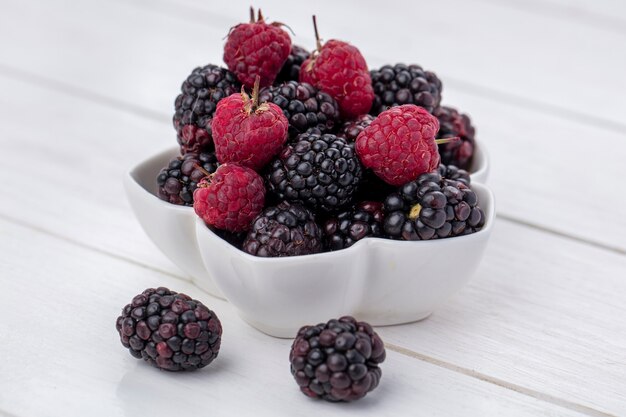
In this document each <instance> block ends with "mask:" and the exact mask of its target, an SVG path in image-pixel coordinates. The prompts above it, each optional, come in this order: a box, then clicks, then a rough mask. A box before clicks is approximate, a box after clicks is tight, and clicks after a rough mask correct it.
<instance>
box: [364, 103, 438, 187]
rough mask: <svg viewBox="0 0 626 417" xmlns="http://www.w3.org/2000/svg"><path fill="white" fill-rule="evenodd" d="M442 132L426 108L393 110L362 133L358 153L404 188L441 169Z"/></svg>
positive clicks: (411, 106)
mask: <svg viewBox="0 0 626 417" xmlns="http://www.w3.org/2000/svg"><path fill="white" fill-rule="evenodd" d="M438 130H439V121H438V120H437V118H436V117H434V116H433V115H431V114H430V113H428V112H427V111H426V110H425V109H424V108H423V107H418V106H416V105H414V104H405V105H403V106H398V107H392V108H390V109H389V110H386V111H384V112H382V113H381V114H380V115H379V116H378V117H377V118H376V119H375V120H374V121H373V122H372V124H370V125H369V126H368V127H367V128H365V130H363V132H361V133H360V134H359V136H358V137H357V138H356V153H357V155H359V158H361V162H362V163H363V165H365V166H366V167H367V168H371V169H372V170H373V171H374V173H375V174H376V175H378V176H379V177H380V178H382V179H383V180H384V181H385V182H386V183H388V184H391V185H402V184H405V183H407V182H409V181H413V180H414V179H416V178H417V177H418V176H419V175H420V174H423V173H424V172H431V171H434V170H435V169H437V167H438V166H439V151H438V150H437V141H436V140H435V135H436V134H437V131H438Z"/></svg>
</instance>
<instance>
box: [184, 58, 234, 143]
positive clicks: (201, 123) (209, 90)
mask: <svg viewBox="0 0 626 417" xmlns="http://www.w3.org/2000/svg"><path fill="white" fill-rule="evenodd" d="M240 89H241V85H240V84H239V83H238V82H237V78H236V77H235V74H233V73H232V72H230V71H228V70H226V69H224V68H220V67H218V66H216V65H207V66H205V67H198V68H196V69H194V70H193V72H192V73H191V74H190V75H189V76H188V77H187V79H186V80H185V81H184V82H183V85H182V86H181V93H180V94H179V95H178V97H176V101H175V103H174V107H175V109H176V112H175V113H174V119H173V122H174V129H176V133H177V139H178V144H179V145H180V151H181V153H182V154H183V155H184V154H186V153H187V152H195V153H199V152H210V151H212V150H213V140H212V138H211V118H212V117H213V113H215V108H216V106H217V103H218V102H219V101H220V100H221V99H223V98H224V97H228V96H229V95H231V94H234V93H236V92H237V91H239V90H240Z"/></svg>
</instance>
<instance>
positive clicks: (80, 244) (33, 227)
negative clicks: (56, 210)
mask: <svg viewBox="0 0 626 417" xmlns="http://www.w3.org/2000/svg"><path fill="white" fill-rule="evenodd" d="M0 219H4V220H6V221H7V222H10V223H13V224H17V225H19V226H21V227H25V228H27V229H31V230H34V231H36V232H39V233H43V234H45V235H48V236H52V237H54V238H55V239H59V240H62V241H64V242H67V243H71V244H72V245H74V246H78V247H81V248H86V249H89V250H91V251H93V252H98V253H100V254H102V255H105V256H109V257H111V258H115V259H117V260H120V261H124V262H128V263H131V264H133V265H135V266H138V267H141V268H144V269H148V270H150V271H154V272H158V273H159V274H163V275H167V276H168V277H172V278H175V279H179V280H182V281H190V279H189V278H186V277H184V276H182V275H177V274H174V273H172V272H169V271H165V270H163V269H160V268H156V267H154V266H152V265H149V264H146V263H143V262H140V261H137V260H135V259H132V258H128V257H125V256H122V255H119V254H117V253H114V252H109V251H107V250H104V249H101V248H98V247H96V246H92V245H89V244H87V243H85V242H81V241H79V240H74V239H72V238H69V237H66V236H63V235H60V234H57V233H55V232H53V231H51V230H47V229H45V228H43V227H40V226H37V225H34V224H31V223H28V222H25V221H23V220H20V219H17V218H15V217H12V216H9V215H7V214H6V213H0Z"/></svg>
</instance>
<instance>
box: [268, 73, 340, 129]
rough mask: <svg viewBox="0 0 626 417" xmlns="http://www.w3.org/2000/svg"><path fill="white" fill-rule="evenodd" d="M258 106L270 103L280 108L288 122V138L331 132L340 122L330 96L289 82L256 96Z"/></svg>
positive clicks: (310, 86)
mask: <svg viewBox="0 0 626 417" xmlns="http://www.w3.org/2000/svg"><path fill="white" fill-rule="evenodd" d="M259 100H260V102H262V103H263V102H266V101H267V102H270V103H274V104H276V105H277V106H278V107H280V108H281V109H282V111H283V113H284V114H285V117H287V120H288V121H289V137H290V138H292V139H293V138H295V137H296V136H297V135H298V134H300V133H304V132H306V131H307V130H308V129H310V128H313V127H315V128H318V129H319V130H320V131H321V132H328V131H331V130H332V129H333V128H334V127H335V124H336V123H337V122H338V120H339V106H338V105H337V102H336V101H335V99H333V98H332V97H331V96H330V95H328V94H326V93H324V92H321V91H319V90H317V88H315V87H313V86H312V85H311V84H307V83H299V82H297V81H288V82H286V83H283V84H280V85H277V86H274V87H266V88H264V89H263V90H261V92H260V94H259Z"/></svg>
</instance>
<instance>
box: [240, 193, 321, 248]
mask: <svg viewBox="0 0 626 417" xmlns="http://www.w3.org/2000/svg"><path fill="white" fill-rule="evenodd" d="M243 250H244V252H247V253H249V254H251V255H256V256H262V257H277V256H281V257H282V256H298V255H308V254H312V253H318V252H320V251H321V250H322V241H321V232H320V228H319V226H318V225H317V223H315V218H314V216H313V213H311V211H309V210H308V209H307V208H306V207H304V206H301V205H299V204H290V203H289V202H287V201H283V202H281V203H280V204H278V205H277V206H274V207H268V208H266V209H265V210H263V212H262V213H261V214H260V215H259V216H257V218H256V219H254V221H253V222H252V227H251V229H250V231H249V232H248V235H247V236H246V240H245V241H244V242H243Z"/></svg>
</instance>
